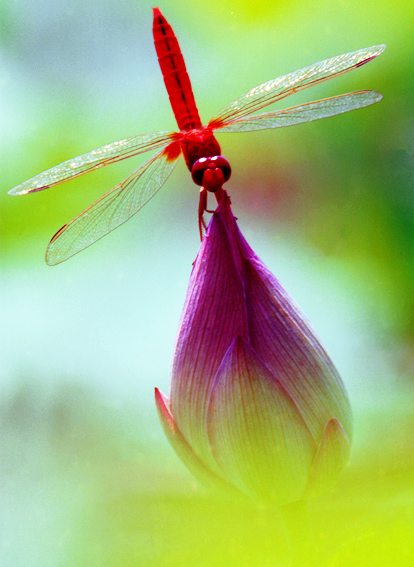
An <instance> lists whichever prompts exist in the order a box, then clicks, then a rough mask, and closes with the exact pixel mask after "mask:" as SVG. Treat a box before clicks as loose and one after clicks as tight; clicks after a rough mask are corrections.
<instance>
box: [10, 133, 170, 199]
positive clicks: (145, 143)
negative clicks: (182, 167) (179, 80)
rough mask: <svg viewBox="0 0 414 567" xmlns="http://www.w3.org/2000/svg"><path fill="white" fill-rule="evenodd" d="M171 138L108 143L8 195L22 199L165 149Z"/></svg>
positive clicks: (159, 136) (166, 135)
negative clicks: (106, 166)
mask: <svg viewBox="0 0 414 567" xmlns="http://www.w3.org/2000/svg"><path fill="white" fill-rule="evenodd" d="M174 138H175V134H174V133H173V132H156V133H151V134H143V135H140V136H131V137H129V138H124V139H123V140H118V141H117V142H112V143H111V144H107V145H106V146H102V147H100V148H97V149H96V150H92V151H91V152H87V153H86V154H82V155H81V156H78V157H75V158H73V159H69V160H67V161H64V162H63V163H61V164H59V165H55V166H54V167H52V168H51V169H47V170H46V171H43V173H39V174H38V175H35V176H34V177H32V178H31V179H28V180H27V181H25V182H24V183H21V184H20V185H17V187H14V189H11V190H10V191H9V195H26V194H27V193H34V192H35V191H42V189H48V188H49V187H53V186H54V185H58V184H59V183H63V182H64V181H67V180H68V179H73V178H74V177H78V176H79V175H83V174H84V173H88V172H89V171H93V170H94V169H98V168H99V167H103V166H104V165H109V164H111V163H115V162H117V161H121V160H123V159H126V158H129V157H132V156H136V155H138V154H142V153H144V152H148V151H150V150H154V149H156V148H159V147H160V146H166V145H167V144H168V143H169V142H171V141H172V140H174Z"/></svg>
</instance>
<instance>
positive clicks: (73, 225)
mask: <svg viewBox="0 0 414 567" xmlns="http://www.w3.org/2000/svg"><path fill="white" fill-rule="evenodd" d="M176 157H178V156H176ZM176 161H177V160H176V159H173V160H172V159H171V158H170V157H169V156H168V152H166V151H165V149H162V150H160V151H159V152H157V153H156V154H155V155H154V156H152V157H151V158H150V159H149V160H147V161H146V162H145V163H144V164H142V165H141V166H140V167H139V168H138V169H136V170H135V171H134V172H133V173H131V174H130V175H129V176H128V177H127V178H126V179H124V180H123V181H121V183H118V185H116V186H115V187H114V188H113V189H111V190H110V191H108V193H106V194H105V195H103V196H102V197H100V198H99V199H98V200H97V201H95V202H94V203H92V205H90V206H89V207H88V208H87V209H85V210H84V211H83V212H82V213H80V214H79V215H78V216H77V217H75V218H74V219H73V220H71V221H70V222H69V223H68V224H66V225H65V226H63V227H62V228H61V229H60V230H59V231H58V232H57V233H56V234H55V236H54V237H53V238H52V240H51V241H50V243H49V245H48V247H47V250H46V263H47V264H49V265H50V266H54V265H55V264H60V262H64V261H65V260H67V259H68V258H70V257H71V256H73V255H74V254H77V253H78V252H80V251H81V250H83V249H84V248H87V247H88V246H90V245H91V244H93V243H94V242H96V241H97V240H99V239H100V238H102V237H103V236H105V235H106V234H108V232H111V231H112V230H114V229H115V228H117V227H118V226H120V225H121V224H123V223H124V222H126V221H127V220H128V219H129V218H131V217H132V216H133V215H134V214H135V213H137V212H138V211H139V210H140V209H141V208H142V207H143V206H144V205H145V203H147V202H148V201H149V200H150V199H151V197H153V196H154V195H155V193H156V192H157V191H158V190H159V189H160V188H161V186H162V185H163V184H164V183H165V181H166V179H167V178H168V176H169V175H170V173H171V172H172V170H173V169H174V166H175V164H176Z"/></svg>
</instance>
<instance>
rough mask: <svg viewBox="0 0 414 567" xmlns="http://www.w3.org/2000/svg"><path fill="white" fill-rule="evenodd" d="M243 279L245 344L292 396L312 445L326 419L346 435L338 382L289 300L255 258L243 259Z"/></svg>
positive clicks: (347, 420)
mask: <svg viewBox="0 0 414 567" xmlns="http://www.w3.org/2000/svg"><path fill="white" fill-rule="evenodd" d="M241 238H243V237H241ZM243 240H244V239H243ZM244 281H245V293H246V309H247V313H248V327H249V342H250V344H251V346H252V347H253V348H254V349H255V350H256V352H257V353H258V354H259V356H260V357H261V358H262V359H263V360H264V361H265V363H266V365H267V366H268V368H269V369H270V371H271V372H272V373H273V374H274V375H275V376H277V378H278V380H280V382H281V383H282V384H283V386H284V387H285V388H286V390H287V391H288V392H289V394H290V395H291V396H292V398H293V399H294V400H295V402H296V404H297V406H298V408H299V410H300V412H301V414H302V416H303V418H304V419H305V422H306V424H307V425H308V427H309V429H310V431H311V433H312V435H313V437H314V439H315V441H316V443H318V442H319V440H320V438H321V435H322V432H323V429H324V427H325V424H326V422H327V421H328V420H329V419H330V418H331V417H338V419H339V420H340V421H341V423H343V425H344V427H345V429H346V431H347V432H348V434H349V435H350V434H351V430H352V427H351V411H350V404H349V401H348V397H347V394H346V391H345V388H344V385H343V383H342V380H341V378H340V377H339V375H338V373H337V371H336V369H335V367H334V366H333V364H332V362H331V360H330V358H329V357H328V355H327V354H326V352H325V351H324V349H323V348H322V346H321V345H320V343H319V341H318V340H317V338H316V336H315V334H314V332H313V331H312V330H311V328H310V326H309V324H308V323H307V322H306V320H305V318H304V316H303V315H302V314H301V313H300V311H299V309H298V308H297V306H296V305H295V303H294V302H293V300H292V299H291V298H290V297H289V295H288V294H287V292H286V291H285V290H284V289H283V287H282V286H281V285H280V283H279V282H278V281H277V279H276V278H275V277H274V276H273V274H272V273H271V272H270V271H269V270H268V269H267V268H266V266H265V265H264V264H263V262H261V261H260V260H259V259H258V258H257V256H254V257H251V258H250V259H249V260H246V262H245V276H244Z"/></svg>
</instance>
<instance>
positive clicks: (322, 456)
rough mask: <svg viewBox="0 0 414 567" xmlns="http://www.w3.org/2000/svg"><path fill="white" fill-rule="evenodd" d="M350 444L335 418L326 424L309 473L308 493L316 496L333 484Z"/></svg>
mask: <svg viewBox="0 0 414 567" xmlns="http://www.w3.org/2000/svg"><path fill="white" fill-rule="evenodd" d="M349 454H350V444H349V439H348V436H347V434H346V432H345V429H344V428H343V427H342V425H341V424H340V422H339V421H338V420H337V419H336V418H332V419H330V420H329V421H328V423H327V424H326V427H325V429H324V432H323V435H322V439H321V442H320V444H319V447H318V451H317V453H316V455H315V459H314V461H313V464H312V468H311V471H310V474H309V484H308V490H307V492H308V495H309V496H316V495H317V494H319V493H322V492H324V491H325V490H326V489H327V488H329V487H330V486H331V485H332V484H334V483H335V482H336V481H337V479H338V477H339V475H340V473H341V471H342V469H343V468H344V467H345V465H346V464H347V462H348V460H349Z"/></svg>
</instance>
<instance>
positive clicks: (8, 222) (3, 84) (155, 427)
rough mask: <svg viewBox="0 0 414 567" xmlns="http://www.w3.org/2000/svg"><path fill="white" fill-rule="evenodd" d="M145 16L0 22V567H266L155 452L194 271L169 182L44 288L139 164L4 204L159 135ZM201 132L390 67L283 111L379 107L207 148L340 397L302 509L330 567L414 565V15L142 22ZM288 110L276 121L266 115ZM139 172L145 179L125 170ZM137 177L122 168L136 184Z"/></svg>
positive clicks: (369, 12)
mask: <svg viewBox="0 0 414 567" xmlns="http://www.w3.org/2000/svg"><path fill="white" fill-rule="evenodd" d="M151 6H152V4H151V3H150V2H148V1H146V0H137V1H133V0H118V1H116V2H115V1H113V0H101V1H97V0H88V1H86V2H85V1H81V0H71V1H66V0H54V1H52V0H37V1H36V2H33V1H32V0H19V1H18V0H12V1H6V0H2V1H1V2H0V34H1V46H0V47H1V53H0V57H1V59H0V164H1V165H0V167H1V177H0V179H1V191H0V207H1V213H0V214H1V228H0V230H1V234H0V246H1V264H2V265H1V273H0V286H1V292H2V294H1V295H2V303H1V311H0V313H1V333H2V335H1V340H0V381H1V390H0V426H1V432H0V433H1V435H0V439H1V440H0V498H1V502H0V558H2V559H0V565H1V567H38V566H39V567H52V566H53V567H61V566H62V567H63V566H64V567H66V566H71V567H78V566H80V567H84V566H86V565H87V566H88V567H101V566H107V567H113V566H120V567H121V566H122V567H127V566H132V565H133V566H139V567H146V566H154V567H178V566H180V567H186V566H187V565H194V566H195V567H204V566H206V567H207V566H209V567H214V566H216V565H220V566H222V565H223V566H230V567H232V566H233V565H234V566H246V567H247V566H251V565H258V566H276V565H279V564H284V562H285V561H286V558H287V551H286V544H285V540H284V536H283V532H282V529H281V526H280V524H279V522H278V520H277V519H272V517H271V515H269V513H268V512H267V511H265V510H263V509H259V510H258V509H256V508H255V507H253V506H251V507H250V506H248V505H243V506H237V507H236V505H229V503H222V502H220V501H219V500H218V499H217V497H215V496H213V495H211V494H209V493H208V492H206V491H204V489H203V488H202V487H200V486H199V485H198V484H197V483H196V481H195V480H193V478H192V477H191V476H190V474H189V473H188V472H187V471H186V470H185V469H184V467H183V466H182V465H181V463H180V462H179V461H178V459H177V457H176V456H175V454H174V453H173V452H172V450H171V449H170V447H169V446H168V444H167V442H166V440H165V439H164V437H163V434H162V432H161V429H160V426H159V424H158V421H157V417H156V413H155V408H154V404H153V387H154V386H158V387H160V388H161V389H162V390H163V391H164V392H165V393H167V392H168V372H169V364H170V357H171V354H172V348H173V341H174V337H175V333H176V328H177V324H178V318H179V314H180V310H181V306H182V304H183V301H184V297H185V290H186V285H187V281H188V277H189V273H190V270H191V263H192V261H193V260H194V257H195V254H196V252H197V248H198V244H199V242H198V234H197V217H196V210H197V201H198V197H197V189H196V188H195V187H194V185H193V184H192V182H191V180H190V177H189V175H188V171H187V170H186V169H185V167H184V165H183V164H182V163H181V164H180V165H179V166H178V167H177V169H176V171H175V172H174V173H173V175H172V177H171V178H170V179H169V180H168V182H167V183H166V186H165V187H164V188H163V189H162V190H161V192H160V193H159V194H158V196H156V197H155V198H154V199H153V201H152V202H151V203H150V204H148V205H147V206H146V207H145V209H144V210H143V211H142V212H141V213H140V214H139V216H137V217H135V218H134V219H132V220H131V221H130V222H129V223H128V224H127V225H125V226H124V227H122V228H120V229H118V230H117V231H116V232H115V233H113V234H112V235H110V236H108V237H106V238H105V239H103V240H101V241H100V242H99V243H97V244H96V245H94V246H93V247H92V248H90V249H88V250H86V251H85V252H83V253H82V254H80V255H78V256H76V257H74V258H72V259H71V260H70V261H68V262H67V263H64V264H62V265H61V266H57V267H55V268H49V267H47V266H46V265H45V264H44V260H43V254H44V250H45V248H46V245H47V242H48V241H49V239H50V237H51V236H52V235H53V234H54V233H55V232H56V230H58V229H59V228H60V227H61V226H62V225H63V224H64V223H65V222H67V221H68V220H70V219H71V218H72V217H73V216H74V215H75V214H77V213H78V212H79V211H80V210H82V208H84V207H86V206H87V205H88V204H90V202H92V200H93V199H95V198H97V197H98V196H99V195H101V194H102V193H103V192H104V191H106V190H107V189H109V188H110V187H111V186H113V185H114V184H115V183H116V182H118V181H119V180H120V179H122V178H123V177H124V176H125V175H126V174H127V173H128V172H129V171H131V170H132V169H133V168H134V167H136V163H137V161H136V160H134V159H132V160H127V161H125V162H122V163H120V164H118V165H114V166H112V167H109V168H104V169H103V170H101V171H99V172H96V173H93V174H90V175H88V176H86V177H85V178H81V179H78V180H74V181H72V182H68V183H67V184H64V185H62V186H61V187H57V188H54V189H51V190H49V191H45V192H43V193H37V194H34V195H29V196H27V197H20V198H18V197H10V196H8V195H7V190H8V189H10V188H11V187H13V186H15V185H17V184H19V183H21V182H22V181H24V180H25V179H27V178H29V177H31V176H32V175H35V174H36V173H39V172H40V171H42V170H44V169H46V168H48V167H51V166H53V165H55V164H57V163H59V162H61V161H63V160H66V159H68V158H70V157H73V156H75V155H79V154H81V153H84V152H86V151H88V150H90V149H93V148H95V147H98V146H100V145H103V144H105V143H108V142H111V141H113V140H117V139H120V138H123V137H126V136H130V135H134V134H140V133H145V132H151V131H159V130H168V129H174V128H175V124H174V119H173V115H172V112H171V109H170V107H169V103H168V98H167V95H166V92H165V90H164V85H163V82H162V78H161V74H160V71H159V68H158V65H157V60H156V56H155V52H154V48H153V44H152V32H151V26H152V14H151V10H150V8H151ZM160 8H161V9H162V11H163V12H164V14H165V16H166V17H167V19H168V20H169V21H170V23H171V24H172V26H173V28H174V30H175V32H176V34H177V36H178V38H179V41H180V44H181V47H182V49H183V51H184V55H185V58H186V63H187V68H188V70H189V73H190V76H191V80H192V83H193V88H194V93H195V96H196V100H197V102H198V105H199V109H200V113H201V116H202V118H203V119H204V120H205V121H207V120H208V119H209V118H210V117H211V116H212V115H213V114H215V113H216V112H217V111H218V110H219V109H220V108H222V107H223V106H224V105H226V104H227V103H228V102H230V101H231V100H233V99H235V98H236V97H237V96H239V95H240V94H241V93H243V92H245V91H246V90H248V89H249V88H251V87H253V86H255V85H257V84H259V83H261V82H264V81H266V80H269V79H271V78H274V77H276V76H278V75H282V74H284V73H287V72H289V71H293V70H295V69H297V68H300V67H302V66H304V65H307V64H310V63H313V62H316V61H319V60H321V59H324V58H326V57H329V56H332V55H337V54H340V53H343V52H346V51H352V50H355V49H359V48H361V47H367V46H370V45H373V44H377V43H386V44H387V45H388V47H387V50H386V51H385V53H384V54H383V55H381V57H380V58H378V59H377V60H375V61H374V62H371V63H369V65H367V66H364V67H362V68H360V69H358V70H356V71H353V72H352V73H350V74H347V75H345V76H343V77H340V78H338V79H336V80H334V81H329V82H326V83H324V84H323V85H321V86H319V87H317V88H314V89H310V90H306V91H304V92H303V93H301V94H300V95H297V96H296V97H292V98H291V99H289V100H285V101H283V102H285V103H286V105H285V106H289V105H294V104H297V103H298V102H299V101H304V100H314V99H316V98H322V97H324V96H331V95H334V94H339V93H343V92H348V91H351V90H358V89H375V90H378V91H380V92H382V93H383V95H384V99H383V100H382V101H381V102H380V103H379V104H377V105H375V106H373V107H370V108H367V109H363V110H358V111H355V112H353V113H350V114H347V115H342V116H338V117H334V118H332V119H327V120H325V121H319V122H314V123H311V124H307V125H301V126H297V127H292V128H288V129H286V130H274V131H269V132H257V133H250V134H249V133H247V134H234V135H232V134H227V135H224V134H223V135H222V136H221V137H220V143H221V144H222V151H223V154H224V155H226V157H227V158H228V159H229V160H230V161H231V163H232V167H233V176H232V179H231V181H230V182H229V184H228V191H229V193H230V195H231V197H232V201H233V208H234V212H235V214H236V215H237V216H238V218H239V225H240V227H241V229H242V231H243V232H244V234H245V236H246V237H247V239H248V240H249V242H250V244H251V245H252V246H253V248H254V249H255V250H256V252H257V253H258V254H259V255H260V256H261V257H262V258H263V260H264V261H265V262H266V263H267V264H268V266H269V267H270V268H271V269H272V271H273V272H274V273H275V274H276V276H277V277H279V279H280V280H281V282H282V284H283V285H284V286H285V287H286V288H287V289H288V291H289V292H290V293H291V295H293V297H294V298H295V299H296V301H297V302H298V303H299V304H300V305H301V307H302V308H303V310H304V311H305V313H306V315H307V316H308V318H309V319H310V320H311V321H312V323H313V325H314V327H315V328H316V330H317V332H318V333H319V335H320V336H321V338H322V341H323V342H324V344H325V345H326V346H327V348H328V350H329V352H330V354H331V356H332V358H333V360H334V362H335V363H336V365H337V366H338V368H339V370H340V372H341V374H342V377H343V379H344V382H345V384H346V387H347V389H348V391H349V393H350V397H351V401H352V405H353V408H354V417H355V442H354V446H353V454H352V458H351V462H350V464H349V466H348V468H347V469H346V471H345V472H344V474H343V475H342V477H341V480H340V483H339V484H338V485H337V486H336V487H335V488H334V489H332V490H331V492H330V493H328V494H327V495H326V497H325V498H322V499H321V500H318V501H315V502H314V503H312V506H311V521H312V525H313V528H314V538H315V541H316V543H317V545H318V546H319V548H320V550H321V551H320V552H321V554H322V556H323V557H324V558H325V560H326V561H328V564H329V565H333V566H338V567H339V566H353V565H357V566H359V565H361V566H364V567H365V566H369V567H371V566H375V567H376V566H378V567H380V566H381V567H391V566H392V567H393V566H398V567H405V566H411V565H412V564H413V562H414V543H413V542H414V519H413V516H414V413H413V412H414V404H413V401H414V391H413V386H414V382H413V381H414V373H413V361H414V352H413V340H414V318H413V315H414V301H413V291H414V239H413V236H414V234H413V232H414V230H413V229H414V162H413V160H414V35H413V28H414V4H413V3H412V2H411V1H408V0H406V1H401V2H396V1H395V0H393V1H391V0H375V1H374V0H350V1H339V2H336V1H335V2H334V1H332V0H329V1H327V0H310V1H306V0H296V1H295V0H290V1H286V0H280V1H275V0H273V1H270V0H268V1H264V2H260V1H257V2H251V1H247V0H246V1H239V2H235V1H233V0H220V1H214V0H209V1H206V0H201V1H193V2H184V1H183V2H179V1H177V0H175V1H174V0H169V1H165V2H163V3H162V4H160ZM281 106H283V105H279V107H281ZM138 159H139V158H138ZM138 163H139V162H138Z"/></svg>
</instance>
